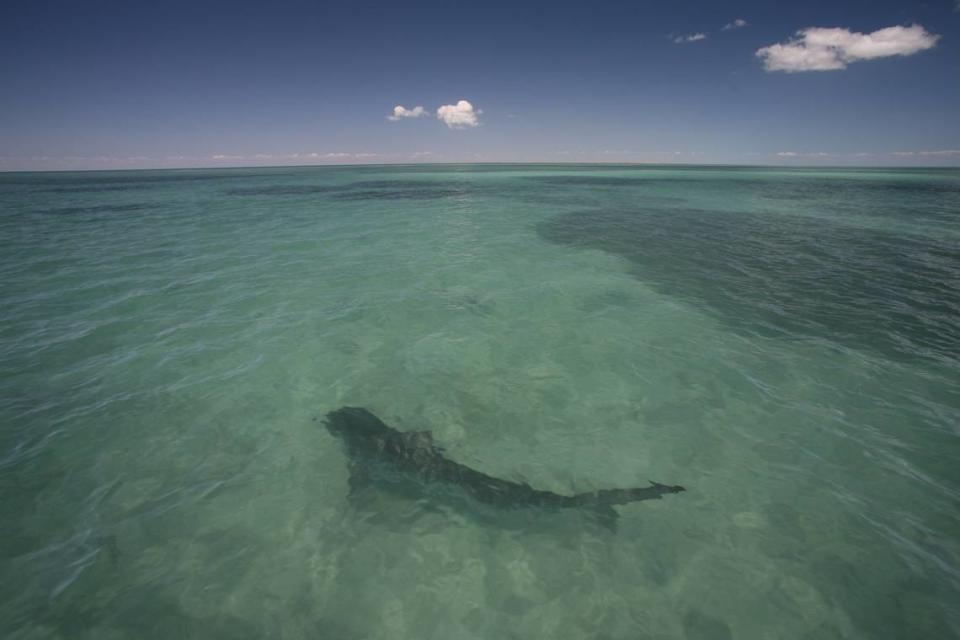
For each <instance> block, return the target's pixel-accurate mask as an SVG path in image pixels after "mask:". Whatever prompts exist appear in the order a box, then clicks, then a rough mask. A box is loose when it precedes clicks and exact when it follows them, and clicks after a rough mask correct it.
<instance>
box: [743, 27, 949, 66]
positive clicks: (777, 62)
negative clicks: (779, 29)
mask: <svg viewBox="0 0 960 640" xmlns="http://www.w3.org/2000/svg"><path fill="white" fill-rule="evenodd" d="M939 39H940V36H938V35H935V34H932V33H929V32H928V31H927V30H926V29H924V28H923V27H922V26H920V25H918V24H915V25H912V26H909V27H899V26H898V27H887V28H886V29H880V30H878V31H874V32H873V33H855V32H852V31H850V30H849V29H843V28H839V27H834V28H821V27H811V28H809V29H801V30H800V31H798V32H797V37H796V38H794V39H793V40H790V41H788V42H784V43H777V44H773V45H770V46H769V47H763V48H762V49H758V50H757V56H758V57H759V58H760V59H762V60H763V66H764V68H765V69H766V70H767V71H786V72H788V73H793V72H797V71H834V70H837V69H846V68H847V65H848V64H851V63H853V62H859V61H861V60H873V59H874V58H886V57H890V56H910V55H913V54H915V53H918V52H920V51H924V50H926V49H930V48H932V47H933V46H934V45H936V44H937V40H939Z"/></svg>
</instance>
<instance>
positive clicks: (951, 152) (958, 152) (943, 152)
mask: <svg viewBox="0 0 960 640" xmlns="http://www.w3.org/2000/svg"><path fill="white" fill-rule="evenodd" d="M890 155H894V156H901V157H903V156H907V157H909V156H960V149H935V150H932V151H892V152H891V153H890Z"/></svg>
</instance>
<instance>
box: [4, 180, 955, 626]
mask: <svg viewBox="0 0 960 640" xmlns="http://www.w3.org/2000/svg"><path fill="white" fill-rule="evenodd" d="M344 405H355V406H363V407H367V408H369V409H370V410H372V411H374V412H375V413H376V414H377V415H379V416H380V417H381V418H383V419H384V420H385V421H386V422H387V423H389V424H391V425H393V426H395V427H397V428H398V429H401V430H410V431H413V430H430V431H432V432H433V434H434V438H435V440H436V441H438V442H439V443H441V444H442V445H443V446H444V447H445V448H446V451H447V452H448V454H449V456H450V457H452V458H454V459H456V460H458V461H460V462H463V463H464V464H468V465H470V466H472V467H475V468H477V469H480V470H482V471H484V472H486V473H489V474H491V475H496V476H500V477H504V478H509V479H514V480H517V481H524V482H528V483H530V484H531V485H532V486H534V487H537V488H541V489H549V490H552V491H555V492H558V493H574V492H581V491H591V490H595V489H603V488H615V487H631V486H641V485H645V484H646V482H647V480H648V479H649V480H656V481H658V482H664V483H669V484H680V485H683V486H685V487H686V488H687V492H685V493H682V494H677V495H671V496H667V497H666V498H665V499H663V500H662V501H650V502H641V503H636V504H631V505H627V506H624V507H619V508H618V510H619V513H620V517H619V521H618V524H617V527H616V529H615V530H610V529H608V528H604V527H598V526H596V523H595V522H593V521H591V519H590V518H587V517H585V516H584V514H580V513H577V512H562V513H552V512H542V511H537V510H527V511H524V510H519V511H508V512H502V513H497V512H491V511H489V510H484V509H480V508H477V509H476V511H473V510H471V509H469V508H468V509H459V510H455V509H449V508H447V507H446V506H444V505H437V504H435V503H433V502H432V501H431V499H430V498H429V494H424V498H423V499H420V500H409V499H399V498H397V497H396V496H392V495H386V494H385V495H381V496H376V497H375V499H374V500H373V501H372V502H370V503H367V504H364V505H362V506H360V505H356V504H353V503H352V502H351V501H350V500H348V498H347V466H346V464H347V461H346V457H345V454H344V451H343V449H342V448H341V447H340V444H339V443H338V442H337V441H336V440H334V439H333V438H332V437H331V436H330V435H329V434H328V433H327V431H326V430H325V429H323V427H322V418H323V416H324V414H325V413H326V412H328V411H331V410H333V409H336V408H339V407H341V406H344ZM958 460H960V171H958V170H949V169H945V170H935V169H930V170H890V169H884V170H880V169H875V170H839V169H831V170H812V169H757V168H710V167H658V166H640V167H629V166H604V165H594V166H591V165H584V166H572V165H570V166H563V165H561V166H550V165H542V166H541V165H516V166H510V165H477V166H467V165H464V166H419V167H336V168H271V169H235V170H189V171H186V170H185V171H156V172H146V171H144V172H114V173H108V172H95V173H56V174H3V175H0V635H2V636H3V637H9V638H31V639H32V638H131V637H135V638H172V637H198V638H200V637H202V638H221V637H222V638H247V637H250V638H255V637H271V638H331V639H340V638H343V639H350V638H390V639H398V638H547V637H549V638H609V639H614V638H617V639H619V638H690V639H704V638H718V639H722V638H908V637H909V638H947V637H960V463H958Z"/></svg>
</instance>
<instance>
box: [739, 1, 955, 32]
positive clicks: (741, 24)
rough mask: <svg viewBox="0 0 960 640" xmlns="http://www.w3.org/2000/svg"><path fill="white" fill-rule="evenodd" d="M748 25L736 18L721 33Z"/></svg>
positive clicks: (741, 19)
mask: <svg viewBox="0 0 960 640" xmlns="http://www.w3.org/2000/svg"><path fill="white" fill-rule="evenodd" d="M957 1H958V2H960V0H957ZM749 24H750V23H748V22H747V21H746V20H744V19H743V18H737V19H736V20H734V21H733V22H730V23H727V24H725V25H723V28H722V29H721V31H733V30H734V29H742V28H744V27H746V26H748V25H749Z"/></svg>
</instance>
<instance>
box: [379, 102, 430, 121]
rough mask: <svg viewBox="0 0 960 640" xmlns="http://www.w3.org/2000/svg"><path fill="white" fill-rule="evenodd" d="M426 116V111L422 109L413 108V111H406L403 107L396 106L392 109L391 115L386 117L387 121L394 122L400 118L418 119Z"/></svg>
mask: <svg viewBox="0 0 960 640" xmlns="http://www.w3.org/2000/svg"><path fill="white" fill-rule="evenodd" d="M425 115H427V110H426V109H424V108H423V107H414V108H413V109H407V108H406V107H404V106H403V105H399V104H398V105H397V106H395V107H394V108H393V115H391V116H387V120H392V121H393V122H396V121H397V120H400V119H401V118H419V117H420V116H425Z"/></svg>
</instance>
